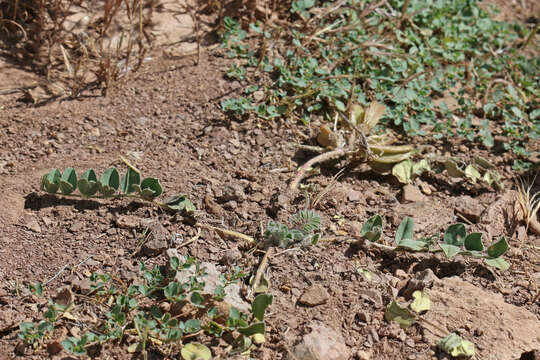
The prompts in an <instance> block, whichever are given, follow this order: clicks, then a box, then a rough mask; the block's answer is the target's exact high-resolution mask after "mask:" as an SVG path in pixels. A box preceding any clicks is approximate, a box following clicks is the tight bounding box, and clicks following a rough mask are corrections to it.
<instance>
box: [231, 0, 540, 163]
mask: <svg viewBox="0 0 540 360" xmlns="http://www.w3.org/2000/svg"><path fill="white" fill-rule="evenodd" d="M405 2H406V3H407V6H404V1H402V0H392V1H389V2H388V4H386V5H385V6H386V7H385V8H384V9H378V8H379V7H380V6H382V5H381V4H382V3H380V2H375V1H347V2H335V1H292V2H290V3H287V5H285V4H284V5H283V6H282V7H280V8H279V9H281V10H282V12H280V13H279V14H278V15H279V18H280V20H282V21H286V22H288V23H290V24H293V25H292V26H288V27H286V28H283V27H282V26H276V24H275V23H273V21H272V20H270V21H269V22H268V23H267V24H261V23H260V22H255V23H252V24H250V26H249V32H248V31H246V30H243V29H247V28H248V27H246V26H242V25H241V24H240V22H239V21H238V20H235V19H231V18H226V19H225V21H224V22H225V26H224V28H225V31H224V33H223V47H225V48H228V49H229V56H231V57H239V58H242V62H241V63H239V64H237V65H236V66H237V68H240V67H245V69H246V70H245V71H244V70H242V73H243V74H245V77H246V79H247V80H248V81H250V80H252V81H253V80H255V81H259V79H260V78H261V77H263V78H265V80H266V81H265V84H269V85H267V86H266V87H265V89H264V97H258V98H256V97H254V96H253V97H252V96H250V95H249V94H246V95H248V96H247V97H244V98H242V100H241V102H243V103H245V104H247V103H249V107H247V106H244V107H237V108H236V110H238V111H242V112H244V113H245V112H246V111H252V112H254V113H255V114H256V115H257V116H259V117H261V118H270V117H271V116H270V110H269V109H270V108H271V107H272V106H273V109H276V108H278V109H281V111H280V113H282V114H284V115H285V116H286V117H287V118H292V119H298V120H300V121H302V122H304V123H309V122H310V121H312V119H313V118H317V117H318V118H322V119H327V120H329V121H334V119H335V114H336V113H338V112H341V113H347V112H348V110H350V105H351V104H353V103H359V104H362V105H367V103H368V102H369V101H374V100H376V101H378V102H380V103H384V104H385V105H387V107H388V109H387V111H386V112H385V114H384V116H383V118H382V120H381V123H380V124H379V126H378V127H377V129H375V132H376V133H379V134H380V133H381V132H382V131H383V130H384V129H385V128H387V129H388V128H390V127H397V128H400V129H401V130H402V131H404V132H406V133H407V134H408V135H410V136H426V135H430V136H433V137H434V138H436V139H443V138H445V139H448V140H450V141H454V139H456V138H462V139H463V140H465V141H466V142H476V143H478V144H479V145H480V146H483V147H485V148H487V149H492V150H498V148H497V146H495V141H494V137H493V135H492V133H493V131H500V132H501V133H502V135H503V136H504V140H503V146H504V149H505V150H510V151H512V152H513V153H514V154H515V156H516V157H517V158H516V159H515V168H516V169H518V168H521V169H527V168H528V167H530V161H529V158H530V155H531V154H532V153H533V152H535V151H536V152H537V151H538V149H537V148H536V149H535V145H534V144H535V143H536V142H537V140H538V139H539V137H540V112H539V111H538V110H537V109H538V104H539V102H538V93H539V91H540V88H539V85H538V84H539V81H538V73H539V70H538V69H539V68H540V59H539V58H538V57H534V56H528V55H524V54H523V53H522V52H520V51H519V50H518V49H517V48H516V46H515V45H516V43H517V41H519V40H520V39H527V41H526V42H527V43H531V42H530V39H531V38H532V37H533V36H532V35H531V34H532V33H533V32H534V31H536V30H537V29H536V28H535V29H532V30H531V29H527V28H525V27H523V26H521V25H518V24H510V23H505V22H500V21H495V20H492V19H491V18H490V16H489V14H488V12H487V11H485V10H483V9H481V8H480V7H479V6H478V2H477V1H469V0H452V1H431V2H429V3H426V2H425V1H421V0H411V1H408V0H407V1H405ZM287 6H288V8H287ZM379 10H380V11H379ZM401 11H406V13H403V14H400V12H401ZM313 14H318V15H316V16H313ZM396 19H401V20H400V21H396ZM253 37H255V38H259V39H260V42H259V44H260V47H259V48H258V49H256V48H255V47H254V46H253V41H252V40H251V41H250V42H249V44H250V46H248V41H247V39H248V38H251V39H252V38H253ZM288 44H291V45H288ZM270 48H271V49H272V51H268V50H267V49H270ZM256 50H258V52H257V51H256ZM240 64H241V65H240ZM237 101H240V100H239V99H238V100H237ZM450 104H455V105H452V106H451V105H450ZM227 109H231V108H230V107H228V108H227Z"/></svg>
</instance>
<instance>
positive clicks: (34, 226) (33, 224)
mask: <svg viewBox="0 0 540 360" xmlns="http://www.w3.org/2000/svg"><path fill="white" fill-rule="evenodd" d="M24 226H25V227H26V228H27V229H28V230H31V231H33V232H35V233H40V232H41V226H39V223H38V221H37V220H36V218H35V217H33V216H32V217H31V218H30V219H29V220H28V221H27V222H26V224H25V225H24Z"/></svg>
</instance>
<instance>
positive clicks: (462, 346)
mask: <svg viewBox="0 0 540 360" xmlns="http://www.w3.org/2000/svg"><path fill="white" fill-rule="evenodd" d="M437 346H438V347H439V348H440V349H441V350H442V351H444V352H446V353H448V354H450V355H452V356H454V357H458V356H474V344H473V343H472V342H470V341H467V340H463V339H462V338H460V337H459V336H458V335H456V334H455V333H451V334H450V335H448V336H447V337H445V338H444V339H441V340H440V341H439V343H438V344H437Z"/></svg>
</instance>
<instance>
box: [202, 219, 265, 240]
mask: <svg viewBox="0 0 540 360" xmlns="http://www.w3.org/2000/svg"><path fill="white" fill-rule="evenodd" d="M196 226H198V227H202V228H204V229H208V230H213V231H215V232H217V233H218V234H221V235H222V236H224V235H227V236H232V237H235V238H238V239H241V240H245V241H247V242H250V243H254V242H255V239H254V238H253V237H251V236H249V235H246V234H242V233H239V232H237V231H232V230H227V229H221V228H218V227H215V226H212V225H208V224H199V223H198V224H197V225H196Z"/></svg>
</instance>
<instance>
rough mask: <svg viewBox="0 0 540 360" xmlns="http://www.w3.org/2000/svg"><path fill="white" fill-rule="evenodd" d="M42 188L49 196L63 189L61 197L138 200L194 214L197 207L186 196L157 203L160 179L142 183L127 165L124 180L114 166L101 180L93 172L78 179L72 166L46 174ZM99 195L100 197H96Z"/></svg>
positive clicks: (86, 172)
mask: <svg viewBox="0 0 540 360" xmlns="http://www.w3.org/2000/svg"><path fill="white" fill-rule="evenodd" d="M41 189H42V190H44V191H46V192H48V193H49V194H58V190H60V194H62V195H65V196H77V197H83V198H126V197H127V198H137V199H140V200H144V201H148V202H151V203H153V204H155V205H157V206H159V207H162V208H165V209H169V210H174V211H184V212H186V213H190V212H193V211H195V206H194V205H193V204H192V203H191V201H189V200H188V199H187V197H186V195H175V196H171V197H169V198H167V199H166V200H165V201H164V202H160V201H157V200H156V198H157V197H158V196H160V195H161V194H162V192H163V189H162V187H161V184H160V182H159V180H158V179H156V178H153V177H147V178H144V179H142V181H141V174H140V173H139V171H138V170H136V169H135V168H133V167H132V166H128V169H127V172H126V173H125V174H124V175H123V176H122V177H120V174H119V172H118V170H117V169H116V168H115V167H110V168H108V169H107V170H105V172H104V173H103V174H102V175H101V177H100V179H99V180H98V176H97V174H96V172H95V171H94V170H93V169H89V170H86V171H85V172H84V173H83V174H82V175H81V176H80V177H79V178H77V173H76V172H75V169H73V168H71V167H70V168H67V169H66V170H64V172H63V173H61V172H60V170H58V169H53V170H51V171H49V172H48V173H46V174H45V175H43V177H42V179H41ZM75 190H79V193H80V194H75V193H74V191H75ZM98 193H99V194H101V195H96V194H98Z"/></svg>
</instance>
